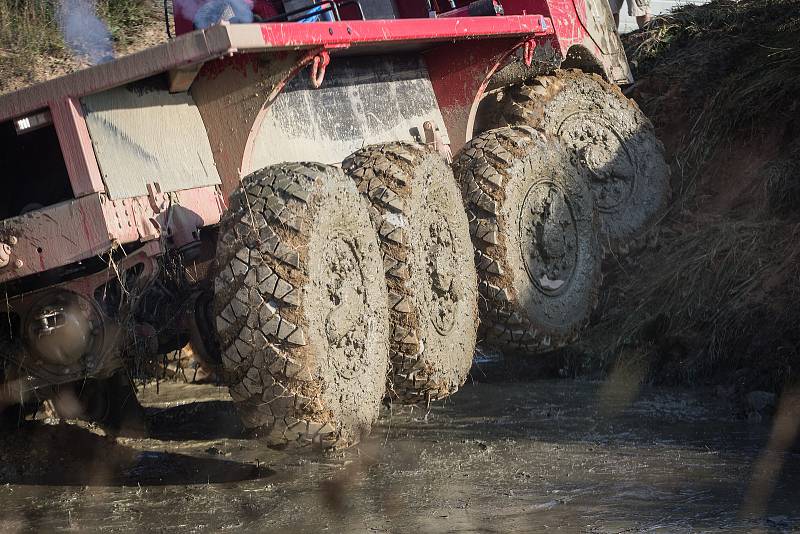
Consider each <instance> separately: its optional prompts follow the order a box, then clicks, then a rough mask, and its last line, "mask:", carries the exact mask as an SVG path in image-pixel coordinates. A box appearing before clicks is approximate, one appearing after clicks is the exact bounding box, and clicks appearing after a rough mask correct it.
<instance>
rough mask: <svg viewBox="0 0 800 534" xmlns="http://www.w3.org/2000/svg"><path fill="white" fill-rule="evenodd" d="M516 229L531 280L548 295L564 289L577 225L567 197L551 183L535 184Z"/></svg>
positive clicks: (574, 261)
mask: <svg viewBox="0 0 800 534" xmlns="http://www.w3.org/2000/svg"><path fill="white" fill-rule="evenodd" d="M519 231H520V246H521V249H522V258H523V262H524V264H525V270H526V271H527V273H528V276H529V277H530V279H531V282H533V284H534V285H535V286H536V287H537V288H538V289H539V290H540V291H542V292H543V293H546V294H549V295H556V294H559V293H561V292H562V291H564V290H566V288H567V287H569V284H570V282H571V280H572V277H573V275H574V273H575V268H576V265H577V261H578V226H577V221H576V219H575V216H574V213H573V210H572V206H571V203H570V200H569V197H568V196H567V195H566V194H565V193H564V192H563V191H562V190H561V188H559V187H558V186H557V185H556V184H555V183H553V182H549V181H542V182H537V183H536V184H534V185H533V186H532V187H531V188H530V189H529V190H528V193H527V195H526V196H525V201H524V203H523V206H522V211H521V216H520V221H519Z"/></svg>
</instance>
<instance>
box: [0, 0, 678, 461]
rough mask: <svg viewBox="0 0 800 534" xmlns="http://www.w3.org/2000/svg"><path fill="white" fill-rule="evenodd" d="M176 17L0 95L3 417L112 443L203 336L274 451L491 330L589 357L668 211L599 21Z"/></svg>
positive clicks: (340, 430)
mask: <svg viewBox="0 0 800 534" xmlns="http://www.w3.org/2000/svg"><path fill="white" fill-rule="evenodd" d="M304 4H305V5H304ZM172 7H173V12H174V27H175V29H176V33H177V34H178V36H177V37H174V38H172V39H171V40H170V41H169V42H167V43H165V44H163V45H161V46H157V47H154V48H150V49H147V50H144V51H142V52H139V53H136V54H133V55H130V56H127V57H123V58H120V59H117V60H114V61H110V62H107V63H103V64H100V65H97V66H94V67H91V68H87V69H85V70H82V71H79V72H76V73H74V74H70V75H67V76H64V77H61V78H58V79H54V80H51V81H48V82H45V83H40V84H38V85H34V86H32V87H29V88H26V89H23V90H20V91H17V92H14V93H11V94H7V95H5V96H2V97H0V137H1V138H2V142H0V160H1V161H2V167H0V169H2V170H0V172H2V176H3V179H2V183H3V184H4V187H6V188H7V189H6V192H5V194H3V199H4V200H2V201H1V202H0V210H2V211H1V212H0V219H2V223H0V283H2V288H3V298H2V300H1V301H0V302H2V304H0V305H2V306H3V308H2V311H3V314H4V316H3V317H2V320H0V328H1V329H2V332H0V334H1V335H2V349H1V350H2V352H1V353H0V361H2V371H1V372H2V375H0V378H1V379H2V382H3V386H2V393H3V394H2V397H0V409H3V410H5V412H6V413H9V412H10V411H12V412H14V413H18V412H19V410H18V407H19V406H25V405H30V404H34V405H35V404H36V403H37V402H39V401H41V400H43V399H56V400H58V399H62V400H63V399H64V398H70V399H71V400H72V402H71V403H70V402H62V403H61V408H60V409H61V410H64V411H66V412H70V413H73V414H80V413H83V416H85V417H94V418H95V419H98V420H100V421H105V422H106V423H107V424H109V425H111V426H113V425H114V424H119V419H120V417H121V415H120V412H121V408H120V406H121V402H122V399H123V397H124V394H126V393H125V392H128V393H129V392H130V389H129V388H128V387H127V378H125V377H126V376H127V375H126V374H125V373H124V372H121V371H123V370H125V369H131V368H132V367H135V365H136V362H137V361H139V360H140V359H141V358H143V357H147V356H150V355H153V354H159V353H166V352H167V351H172V350H176V349H177V348H179V347H182V346H183V345H185V344H186V343H187V342H191V344H192V346H193V348H194V350H195V352H196V353H197V354H198V355H199V356H200V358H201V360H202V361H203V362H204V365H207V366H209V367H213V368H215V369H216V370H217V372H218V374H219V376H221V377H223V380H224V381H225V382H226V383H227V385H228V386H229V389H230V394H231V397H232V399H233V401H234V402H235V404H236V405H237V408H238V411H239V413H240V414H241V417H242V419H243V421H244V423H245V425H246V426H247V427H248V428H251V429H253V430H254V433H255V434H258V435H260V436H262V437H263V438H264V439H265V440H266V442H267V443H268V444H269V445H271V446H290V445H291V446H296V445H307V444H308V445H310V444H316V445H318V446H322V447H330V446H347V445H350V444H353V443H355V442H356V441H357V440H358V439H359V437H360V436H362V435H364V434H365V433H366V432H368V431H369V429H370V426H371V425H372V424H373V422H374V421H375V419H376V417H377V415H378V410H379V406H380V404H381V402H382V399H384V398H385V397H386V396H387V395H388V396H389V397H391V398H393V399H394V400H395V401H397V402H406V403H428V402H431V401H435V400H438V399H441V398H443V397H445V396H447V395H450V394H452V393H453V392H455V391H456V390H457V389H458V388H459V386H460V385H461V384H463V382H464V380H465V378H466V376H467V372H468V370H469V368H470V363H471V360H472V355H473V350H474V347H475V343H476V338H477V337H478V336H480V338H481V339H482V340H483V342H484V343H487V344H491V345H495V346H497V347H499V348H501V349H503V350H506V351H514V352H517V353H528V354H539V353H542V352H546V351H548V350H551V349H553V348H556V347H558V346H560V345H563V344H565V343H568V342H570V341H571V340H573V339H575V337H576V336H577V335H578V332H579V331H580V329H581V327H582V326H583V325H584V324H585V323H586V321H587V318H588V317H589V314H590V312H591V310H592V308H593V306H594V304H595V302H596V299H597V294H598V285H599V283H600V260H601V256H602V254H603V251H608V250H611V251H624V249H625V248H626V247H628V246H629V244H630V243H631V242H632V241H633V240H635V239H637V237H638V236H640V235H641V234H642V232H643V230H644V229H646V228H647V227H648V226H650V225H651V224H652V222H653V220H654V219H655V218H656V217H657V216H658V214H659V212H660V211H661V210H662V207H663V206H664V205H665V203H666V201H667V198H668V195H669V179H668V178H669V177H668V168H667V166H666V164H665V162H664V157H663V147H662V145H661V144H660V143H659V142H658V140H657V139H656V137H655V135H654V131H653V127H652V125H651V123H650V122H649V121H648V120H647V118H645V117H644V116H643V114H642V113H641V112H640V111H639V109H638V108H637V106H636V105H635V104H634V103H633V102H632V101H630V100H628V99H627V98H626V97H625V96H624V95H623V93H622V92H621V91H620V90H619V88H618V87H617V85H616V84H627V83H630V82H631V81H632V78H631V74H630V71H629V68H628V64H627V62H626V59H625V55H624V52H623V50H622V47H621V43H620V40H619V38H618V37H617V35H616V33H615V31H614V29H613V23H612V18H611V13H610V11H609V9H608V7H607V5H606V0H502V1H498V0H478V1H475V2H471V3H468V2H465V1H461V0H459V1H455V2H453V1H452V0H450V1H444V0H438V1H437V0H429V1H426V0H362V1H361V2H359V1H355V0H331V1H327V0H326V1H323V2H318V3H316V4H315V3H313V2H312V0H308V2H297V1H294V2H277V1H260V0H255V3H253V2H246V1H234V0H227V1H221V0H212V1H211V2H206V1H203V0H174V5H173V6H172ZM451 154H452V157H451ZM451 159H452V161H451ZM479 318H480V321H479ZM479 323H480V328H479ZM119 377H123V378H119ZM120 392H122V393H120ZM129 404H130V403H129ZM56 406H57V407H58V406H59V403H58V402H56ZM115 414H116V416H115ZM123 415H124V414H123ZM115 421H116V423H115Z"/></svg>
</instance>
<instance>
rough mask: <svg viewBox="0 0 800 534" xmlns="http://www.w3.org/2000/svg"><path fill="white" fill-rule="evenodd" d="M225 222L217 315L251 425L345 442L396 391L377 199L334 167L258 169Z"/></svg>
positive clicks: (284, 439) (264, 432) (238, 398)
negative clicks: (374, 211)
mask: <svg viewBox="0 0 800 534" xmlns="http://www.w3.org/2000/svg"><path fill="white" fill-rule="evenodd" d="M230 204H231V205H230V209H229V211H228V213H227V214H226V216H225V217H224V220H223V222H222V224H221V229H220V240H219V244H218V250H217V259H218V266H219V270H218V274H217V275H216V278H215V281H214V313H215V318H216V319H215V321H216V330H217V333H218V337H219V344H220V349H221V353H222V362H223V365H224V367H225V368H226V370H227V371H228V374H229V382H230V393H231V396H232V397H233V400H234V402H235V403H236V405H237V407H238V410H239V412H240V414H241V416H242V419H243V421H244V424H245V425H246V426H247V427H248V428H251V429H254V431H255V433H256V434H257V435H259V436H262V437H264V438H265V440H266V441H267V443H268V444H269V445H271V446H275V447H285V446H303V445H309V444H315V445H320V446H322V447H325V448H328V447H345V446H349V445H352V444H354V443H356V442H358V441H359V439H360V438H361V436H363V435H365V434H366V433H368V432H369V430H370V427H371V426H372V424H373V423H374V421H375V420H376V418H377V416H378V410H379V408H380V404H381V400H382V399H383V397H384V394H385V391H386V374H387V372H388V359H389V347H388V341H389V339H388V335H389V334H388V321H389V319H388V311H387V309H386V305H385V302H386V284H385V283H384V281H383V280H384V279H383V265H382V262H381V256H380V251H379V250H378V245H377V236H376V234H375V230H374V229H373V227H372V224H371V222H370V219H369V211H368V205H367V204H366V203H365V202H364V200H363V199H362V198H361V196H360V195H359V194H358V191H356V188H355V185H354V184H353V183H352V181H351V180H349V179H348V178H347V177H345V176H344V174H343V173H342V171H341V170H339V169H336V168H334V167H330V166H326V165H320V164H313V163H291V164H289V163H287V164H281V165H274V166H270V167H267V168H265V169H262V170H260V171H257V172H255V173H253V174H251V175H249V176H247V177H245V178H244V179H243V180H242V184H241V186H240V188H239V189H238V190H237V191H236V192H235V193H234V194H233V195H232V196H231V201H230Z"/></svg>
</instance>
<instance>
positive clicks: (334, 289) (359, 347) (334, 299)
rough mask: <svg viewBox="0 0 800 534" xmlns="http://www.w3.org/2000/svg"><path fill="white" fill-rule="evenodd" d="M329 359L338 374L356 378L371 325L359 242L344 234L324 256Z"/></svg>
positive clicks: (340, 234)
mask: <svg viewBox="0 0 800 534" xmlns="http://www.w3.org/2000/svg"><path fill="white" fill-rule="evenodd" d="M323 261H324V265H325V266H326V268H325V272H324V274H325V276H324V278H323V280H324V281H325V282H324V284H325V292H324V295H327V299H323V302H322V303H320V304H321V306H323V307H324V308H326V310H324V311H325V315H324V316H325V335H326V337H327V340H328V358H329V359H330V361H331V364H332V365H333V367H334V368H335V369H336V371H337V373H338V374H339V375H340V376H341V377H342V378H345V379H348V380H349V379H352V378H354V377H355V376H356V375H357V374H359V373H360V372H362V371H363V365H364V358H365V354H364V353H365V350H366V343H367V337H368V334H369V327H370V325H369V324H368V323H367V322H366V321H364V320H363V319H364V315H365V312H366V308H367V302H366V297H367V296H366V292H365V291H364V287H365V284H364V272H363V265H362V263H363V262H362V258H361V254H360V253H359V248H358V243H357V242H356V241H355V240H354V239H353V238H351V237H348V236H346V235H344V234H343V233H336V234H335V235H333V236H332V237H331V239H330V240H329V241H328V243H327V246H326V247H325V252H324V257H323Z"/></svg>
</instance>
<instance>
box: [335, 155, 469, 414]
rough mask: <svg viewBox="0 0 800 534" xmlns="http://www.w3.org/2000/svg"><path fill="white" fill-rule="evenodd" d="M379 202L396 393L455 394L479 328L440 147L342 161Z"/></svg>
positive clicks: (418, 399) (457, 208)
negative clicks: (437, 151)
mask: <svg viewBox="0 0 800 534" xmlns="http://www.w3.org/2000/svg"><path fill="white" fill-rule="evenodd" d="M343 168H344V169H345V171H346V172H347V173H348V174H349V175H350V176H352V177H353V179H354V180H355V182H356V185H357V187H358V190H359V191H360V192H361V194H362V195H363V196H364V197H365V198H366V199H367V200H368V201H369V202H370V203H371V205H372V210H371V214H372V218H373V223H374V224H375V228H376V229H377V230H378V234H379V239H380V248H381V252H382V254H383V264H384V268H385V272H386V284H387V287H388V294H389V317H390V329H391V351H390V355H391V363H392V370H391V373H390V384H389V388H390V392H391V393H392V394H393V395H394V396H395V397H396V398H397V399H398V400H401V401H403V402H405V403H410V404H415V403H427V402H430V401H435V400H439V399H442V398H444V397H446V396H448V395H451V394H453V393H455V392H456V391H457V390H458V388H459V387H461V385H462V384H463V383H464V381H465V380H466V378H467V374H468V372H469V369H470V366H471V365H472V356H473V353H474V351H475V339H476V336H477V327H478V304H477V276H476V274H475V263H474V262H473V260H472V254H473V253H472V244H471V243H470V236H469V224H468V222H467V216H466V213H465V212H464V205H463V203H462V201H461V194H460V192H459V188H458V185H457V184H456V181H455V178H454V177H453V171H452V170H451V169H450V167H449V165H448V164H447V163H446V162H445V161H444V159H443V158H442V157H441V156H440V155H439V154H438V153H436V152H434V151H432V150H429V149H427V148H426V147H423V146H419V145H409V144H401V143H393V144H387V145H377V146H372V147H368V148H365V149H362V150H359V151H358V152H356V153H355V154H353V155H352V156H350V157H349V158H347V159H346V160H345V162H344V164H343Z"/></svg>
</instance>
